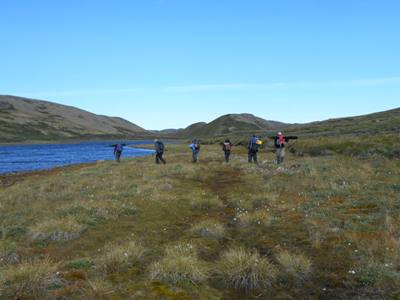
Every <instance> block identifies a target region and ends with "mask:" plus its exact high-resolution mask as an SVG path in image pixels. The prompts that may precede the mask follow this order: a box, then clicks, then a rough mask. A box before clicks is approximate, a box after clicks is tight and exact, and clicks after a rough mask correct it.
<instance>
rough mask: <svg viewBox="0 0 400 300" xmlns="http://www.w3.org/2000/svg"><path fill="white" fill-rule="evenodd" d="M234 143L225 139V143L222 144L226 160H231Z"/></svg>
mask: <svg viewBox="0 0 400 300" xmlns="http://www.w3.org/2000/svg"><path fill="white" fill-rule="evenodd" d="M232 146H233V145H232V143H231V141H230V140H229V139H226V140H225V143H223V144H222V151H224V153H225V162H227V163H228V162H229V158H230V156H231V150H232Z"/></svg>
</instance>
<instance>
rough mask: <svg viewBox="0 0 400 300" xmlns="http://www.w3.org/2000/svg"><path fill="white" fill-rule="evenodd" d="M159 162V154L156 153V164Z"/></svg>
mask: <svg viewBox="0 0 400 300" xmlns="http://www.w3.org/2000/svg"><path fill="white" fill-rule="evenodd" d="M159 163H160V159H159V154H158V153H156V164H157V165H158V164H159Z"/></svg>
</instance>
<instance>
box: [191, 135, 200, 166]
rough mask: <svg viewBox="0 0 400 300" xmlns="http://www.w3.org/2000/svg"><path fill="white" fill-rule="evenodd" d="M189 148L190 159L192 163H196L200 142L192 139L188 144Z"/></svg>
mask: <svg viewBox="0 0 400 300" xmlns="http://www.w3.org/2000/svg"><path fill="white" fill-rule="evenodd" d="M189 148H190V149H191V150H192V161H193V163H197V162H198V161H199V154H200V144H199V142H198V141H197V140H196V139H194V140H193V141H192V143H191V144H190V145H189Z"/></svg>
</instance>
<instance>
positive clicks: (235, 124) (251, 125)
mask: <svg viewBox="0 0 400 300" xmlns="http://www.w3.org/2000/svg"><path fill="white" fill-rule="evenodd" d="M287 126H289V125H288V124H285V123H281V122H276V121H267V120H264V119H262V118H259V117H256V116H254V115H252V114H227V115H223V116H221V117H219V118H217V119H215V120H214V121H212V122H210V123H205V122H199V123H195V124H192V125H190V126H188V127H187V128H185V129H178V130H176V131H175V132H174V131H171V130H168V132H167V133H168V134H169V135H172V136H174V137H179V138H192V137H197V138H212V137H218V136H225V135H229V134H240V133H247V132H254V131H266V130H277V129H280V128H286V127H287Z"/></svg>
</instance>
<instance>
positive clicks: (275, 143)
mask: <svg viewBox="0 0 400 300" xmlns="http://www.w3.org/2000/svg"><path fill="white" fill-rule="evenodd" d="M279 140H280V138H279V135H277V136H276V137H275V139H274V145H275V148H277V149H280V148H285V143H286V142H287V141H286V139H285V138H283V143H281V142H280V141H279Z"/></svg>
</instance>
